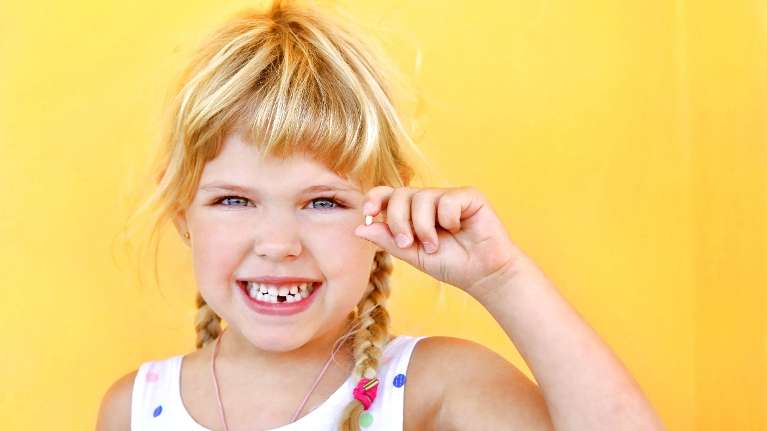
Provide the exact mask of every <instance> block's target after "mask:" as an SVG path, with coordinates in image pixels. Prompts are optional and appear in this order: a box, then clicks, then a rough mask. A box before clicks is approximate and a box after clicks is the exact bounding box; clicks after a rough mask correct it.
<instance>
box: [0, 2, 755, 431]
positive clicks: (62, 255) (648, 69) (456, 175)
mask: <svg viewBox="0 0 767 431" xmlns="http://www.w3.org/2000/svg"><path fill="white" fill-rule="evenodd" d="M225 3H226V4H223V2H210V1H196V0H187V1H183V2H181V1H151V2H148V1H137V2H96V1H92V2H86V1H72V2H10V1H5V2H3V3H2V4H0V62H2V64H0V191H1V194H0V198H1V199H2V203H1V204H0V238H1V239H2V240H1V241H0V244H1V245H0V258H1V259H2V262H3V264H2V270H0V274H1V275H0V277H1V278H0V284H1V286H2V287H1V288H0V328H2V335H3V338H4V339H3V343H2V346H3V347H2V356H0V384H2V389H0V423H2V425H3V426H2V428H3V429H18V430H21V429H24V430H27V429H41V430H42V429H57V430H84V429H92V428H93V426H94V424H95V418H96V413H97V409H98V405H99V402H100V400H101V397H102V395H103V393H104V391H105V390H106V388H107V387H108V386H109V385H110V384H111V383H112V382H113V381H114V380H115V379H116V378H117V377H119V376H121V375H123V374H125V373H127V372H129V371H131V370H133V369H135V368H136V367H137V366H138V365H139V364H140V363H141V362H143V361H146V360H150V359H158V358H165V357H168V356H171V355H175V354H179V353H185V352H188V351H190V350H191V349H193V348H194V344H193V342H194V330H193V326H192V321H193V316H194V308H193V307H194V304H193V299H194V292H195V286H194V284H193V281H192V276H191V267H190V258H189V253H188V250H187V249H186V248H185V247H184V246H183V245H182V244H181V242H180V241H179V239H178V238H177V236H176V235H175V232H173V231H170V230H168V231H166V235H165V239H164V241H163V247H162V248H161V255H160V265H161V274H160V275H161V277H160V281H161V288H160V289H158V288H156V287H155V286H153V285H151V284H150V285H142V286H139V285H138V284H137V283H136V280H135V275H134V273H133V272H131V271H132V270H131V269H130V267H129V266H127V265H125V264H124V263H121V262H123V261H122V260H121V259H120V258H119V254H118V256H115V255H114V253H113V252H114V248H113V244H112V241H113V239H114V236H115V235H116V234H117V232H118V231H119V229H120V227H121V226H122V223H123V222H124V218H125V216H126V214H127V209H128V206H129V205H128V203H129V202H130V199H131V197H130V196H129V194H128V191H129V190H130V188H131V185H132V184H134V183H135V182H136V180H137V178H136V177H137V176H139V172H141V169H140V168H141V164H143V163H145V160H146V157H147V155H148V153H149V150H150V142H152V141H153V140H154V139H156V135H157V127H158V124H157V123H158V117H159V115H160V112H161V104H162V102H163V100H164V98H165V96H166V91H167V88H168V86H169V84H170V82H171V78H172V76H173V74H174V73H175V72H176V71H177V69H178V67H180V65H181V64H182V63H183V60H184V58H185V55H186V54H187V53H188V52H189V50H190V49H191V48H192V47H193V46H194V44H195V43H196V41H197V40H198V39H199V37H200V36H201V35H202V34H203V33H204V32H206V31H208V30H210V29H211V28H212V27H213V26H215V25H216V24H217V23H219V22H220V21H221V20H222V19H224V18H225V17H227V16H229V14H230V13H232V12H234V11H236V10H238V9H240V8H241V7H244V6H247V5H251V4H253V3H251V2H244V1H228V2H225ZM347 3H353V5H350V6H349V8H350V10H351V11H352V13H353V15H356V16H358V17H360V18H361V19H362V20H363V21H366V22H367V23H369V24H370V25H371V27H373V28H376V29H377V31H378V33H379V34H378V36H379V37H380V38H382V39H384V41H385V43H386V46H387V49H388V50H389V52H390V53H391V54H392V56H393V57H394V58H395V60H396V61H397V63H398V64H399V65H400V67H401V68H402V70H403V71H404V72H405V73H406V74H407V75H408V76H409V77H410V78H411V80H412V83H413V85H414V87H415V89H416V90H417V91H418V94H419V95H420V99H419V101H418V102H417V103H415V102H414V103H413V105H412V106H411V107H410V109H411V110H412V111H413V112H414V113H417V114H418V115H419V121H420V122H419V127H420V130H421V131H422V133H423V135H422V137H421V138H420V143H421V146H422V148H423V149H424V151H425V153H426V154H427V156H428V157H429V158H430V160H432V162H433V164H434V166H435V167H436V168H437V170H438V172H439V174H438V175H439V176H441V177H442V178H444V179H445V180H446V181H449V182H450V183H451V184H454V185H467V184H471V185H474V186H476V187H478V188H479V189H480V190H482V191H484V192H485V193H486V194H487V195H488V197H489V198H490V199H491V201H492V202H493V205H494V208H495V209H496V210H497V212H498V213H499V215H500V216H501V217H502V219H503V221H504V222H505V223H506V225H507V227H508V230H509V232H510V235H511V236H512V239H513V240H514V241H515V242H516V243H517V244H518V245H520V246H521V247H522V248H523V249H524V250H525V251H526V252H527V253H528V254H529V255H531V256H532V257H533V258H534V259H535V260H536V261H537V262H538V263H539V265H540V266H541V267H542V268H543V269H544V271H545V272H547V274H548V275H549V276H550V278H552V279H553V280H554V281H555V283H556V284H557V285H558V286H559V288H560V290H561V292H562V294H563V295H564V296H565V297H566V298H567V299H568V300H569V301H570V302H571V304H573V306H574V307H576V308H577V309H578V311H579V312H580V313H581V315H582V316H583V317H584V318H585V319H586V320H587V321H588V322H589V323H590V324H591V325H592V326H593V327H594V328H595V329H596V330H597V331H598V333H599V334H600V335H601V336H602V337H603V339H604V340H605V341H606V342H607V343H608V344H609V345H610V346H611V347H612V348H613V349H614V350H615V351H616V353H617V354H618V355H619V357H620V358H621V359H622V360H623V361H624V363H625V364H626V366H627V367H628V368H629V370H630V371H631V372H632V373H633V375H634V376H635V377H636V378H637V380H638V381H639V382H640V384H641V386H642V387H643V388H644V390H645V391H646V393H647V394H648V396H649V398H650V399H651V401H652V402H653V404H654V405H655V406H656V408H657V409H658V411H659V412H660V414H661V416H662V418H663V421H664V422H665V423H666V425H667V426H668V428H669V429H672V430H723V429H728V430H730V429H731V430H765V429H767V416H766V413H765V412H766V411H767V383H766V382H765V368H766V365H767V353H766V351H765V346H766V345H767V343H765V335H766V334H767V320H765V318H764V311H765V286H766V285H767V283H766V282H767V273H766V271H767V270H766V268H767V253H766V252H765V247H766V246H767V234H766V231H765V223H764V220H765V217H766V216H767V174H766V173H765V166H766V165H767V150H766V149H765V142H766V138H767V126H766V125H765V115H766V114H767V97H766V96H767V78H766V77H767V60H766V58H767V57H766V56H765V48H767V43H766V40H765V39H766V37H767V36H766V34H765V28H766V27H765V22H766V20H767V9H766V8H765V6H764V3H763V2H760V1H758V0H733V1H729V2H691V1H690V2H688V1H684V0H677V1H666V0H647V1H637V2H630V1H613V0H601V1H596V0H595V1H569V0H551V1H532V2H530V1H519V0H513V1H500V0H493V1H485V2H444V1H419V2H410V1H404V0H398V1H392V2H389V1H386V2H374V1H355V2H347ZM716 3H718V4H716ZM419 52H420V54H418V53H419ZM395 274H396V276H395V280H394V281H395V291H394V293H393V295H392V300H391V311H392V314H393V320H394V328H393V329H394V332H395V333H408V334H442V335H452V336H458V337H463V338H468V339H472V340H475V341H478V342H480V343H483V344H485V345H487V346H491V347H492V348H493V349H494V350H496V351H498V352H499V353H501V354H502V355H503V356H505V357H506V358H508V359H509V360H511V361H513V362H514V363H515V364H516V365H517V366H519V367H520V368H522V369H523V370H524V371H525V372H526V373H527V374H528V375H530V374H529V369H528V368H527V367H526V366H525V364H524V362H523V361H522V359H521V357H520V356H519V355H518V353H517V352H516V350H515V349H514V347H513V344H512V342H511V341H510V340H508V339H507V338H506V337H505V334H504V333H503V331H502V330H501V329H500V327H499V326H498V325H497V323H496V322H495V321H494V320H493V319H492V317H491V316H490V315H489V313H487V312H486V311H485V310H484V308H482V307H481V306H480V305H479V304H478V303H477V302H475V301H474V300H473V298H470V297H467V296H466V295H464V294H463V293H462V291H459V290H458V289H455V288H453V287H451V286H445V290H444V292H443V293H444V295H443V296H440V289H439V286H438V285H437V284H436V283H435V282H434V281H433V280H431V279H428V278H426V277H425V276H421V274H419V273H416V272H414V271H413V270H412V268H410V267H406V264H404V263H402V262H398V263H397V268H396V270H395Z"/></svg>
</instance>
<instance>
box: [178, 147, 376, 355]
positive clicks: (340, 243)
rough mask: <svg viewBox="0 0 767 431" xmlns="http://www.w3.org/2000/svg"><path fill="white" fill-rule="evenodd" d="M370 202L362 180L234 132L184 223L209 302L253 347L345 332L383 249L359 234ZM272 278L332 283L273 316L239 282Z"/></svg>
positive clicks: (290, 344)
mask: <svg viewBox="0 0 767 431" xmlns="http://www.w3.org/2000/svg"><path fill="white" fill-rule="evenodd" d="M315 186H327V187H328V190H324V191H323V190H320V189H317V188H316V187H315ZM311 187H315V189H310V188H311ZM364 199H365V196H364V190H362V189H361V186H360V184H359V183H358V182H356V181H349V180H347V179H345V178H343V177H339V176H337V175H336V174H335V173H333V171H331V170H328V169H327V168H326V167H324V166H323V165H321V164H319V163H318V162H317V161H316V160H314V159H312V158H310V157H304V156H296V157H292V158H289V159H275V158H267V159H265V160H264V161H261V160H260V159H259V153H258V150H257V149H256V148H255V147H254V146H252V145H248V144H247V143H246V142H244V141H243V140H242V137H241V136H240V135H238V134H232V135H229V136H227V137H226V140H225V142H224V144H223V148H222V151H221V153H220V154H219V155H218V157H216V158H215V159H213V160H211V161H209V162H208V163H207V164H206V166H205V168H204V170H203V173H202V177H201V179H200V182H199V187H198V189H197V192H196V195H195V197H194V200H193V202H192V203H191V204H190V206H189V208H187V210H186V211H185V213H182V214H179V215H178V216H177V217H176V220H175V222H176V225H177V227H178V229H179V230H180V231H181V232H182V233H183V232H186V231H188V232H189V234H190V236H191V239H190V240H189V241H190V244H191V249H192V258H193V264H194V273H195V278H196V281H197V284H198V288H199V289H200V293H201V295H202V297H203V298H204V299H205V301H206V302H207V303H208V304H209V305H210V306H211V307H212V308H213V310H214V311H216V313H217V314H218V315H219V316H221V317H222V318H223V319H224V320H225V321H226V322H227V323H228V324H229V325H230V326H232V327H233V329H235V328H236V329H237V330H238V332H240V333H241V334H242V335H243V336H244V337H245V338H247V339H248V340H249V341H250V343H251V344H252V345H253V346H254V347H256V348H259V349H263V350H270V351H281V352H285V351H290V350H294V349H296V348H298V347H300V346H303V345H304V344H305V343H307V342H308V341H309V340H311V339H313V338H315V337H317V336H319V335H321V334H324V333H326V332H327V331H330V330H338V328H339V327H340V326H341V325H343V323H344V322H345V321H346V318H347V316H348V314H349V313H350V312H351V311H352V310H353V309H354V306H355V305H356V304H357V302H359V300H360V299H362V295H363V294H364V293H365V292H366V289H367V287H368V279H369V276H370V269H371V264H372V261H373V256H374V253H375V251H376V249H377V248H376V246H375V245H373V244H372V243H370V242H368V241H366V240H364V239H362V238H359V237H357V236H356V235H354V228H355V227H357V226H358V225H360V224H361V223H362V222H363V219H364V217H363V215H362V204H363V201H364ZM267 275H272V276H275V275H276V276H295V277H306V278H310V279H316V280H320V281H322V282H323V283H324V285H323V286H322V287H321V288H320V289H319V290H317V291H316V293H315V297H314V300H313V302H312V303H311V305H310V306H309V308H308V309H306V310H304V311H302V312H300V313H298V314H293V315H288V316H274V315H266V314H261V313H258V312H255V311H253V310H252V309H251V308H249V306H248V304H247V303H246V302H245V301H246V299H245V298H243V295H242V292H241V291H240V289H241V288H240V286H239V285H238V283H237V281H236V280H238V279H241V278H244V277H247V278H252V277H259V276H267Z"/></svg>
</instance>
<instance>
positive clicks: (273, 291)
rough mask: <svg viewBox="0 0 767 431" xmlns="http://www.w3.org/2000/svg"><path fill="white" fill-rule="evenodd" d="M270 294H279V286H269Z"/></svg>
mask: <svg viewBox="0 0 767 431" xmlns="http://www.w3.org/2000/svg"><path fill="white" fill-rule="evenodd" d="M269 294H270V295H277V288H276V287H270V288H269Z"/></svg>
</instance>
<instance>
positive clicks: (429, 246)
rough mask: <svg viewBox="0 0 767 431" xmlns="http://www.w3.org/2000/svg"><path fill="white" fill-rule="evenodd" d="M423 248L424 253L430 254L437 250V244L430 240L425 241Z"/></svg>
mask: <svg viewBox="0 0 767 431" xmlns="http://www.w3.org/2000/svg"><path fill="white" fill-rule="evenodd" d="M423 249H424V250H426V253H429V254H431V253H434V252H435V251H437V246H436V245H434V244H432V243H430V242H425V243H423Z"/></svg>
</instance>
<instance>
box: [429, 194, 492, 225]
mask: <svg viewBox="0 0 767 431" xmlns="http://www.w3.org/2000/svg"><path fill="white" fill-rule="evenodd" d="M481 207H482V199H480V196H479V192H478V191H477V190H476V189H474V188H473V187H460V188H454V189H450V190H448V191H447V192H445V193H444V194H443V195H441V196H440V197H439V201H438V202H437V220H438V221H439V224H440V226H442V227H443V228H444V229H446V230H448V231H450V232H451V233H453V234H455V233H458V232H459V231H460V230H461V220H463V219H466V218H469V217H471V216H472V215H473V214H474V213H475V212H477V211H478V210H479V209H480V208H481Z"/></svg>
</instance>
